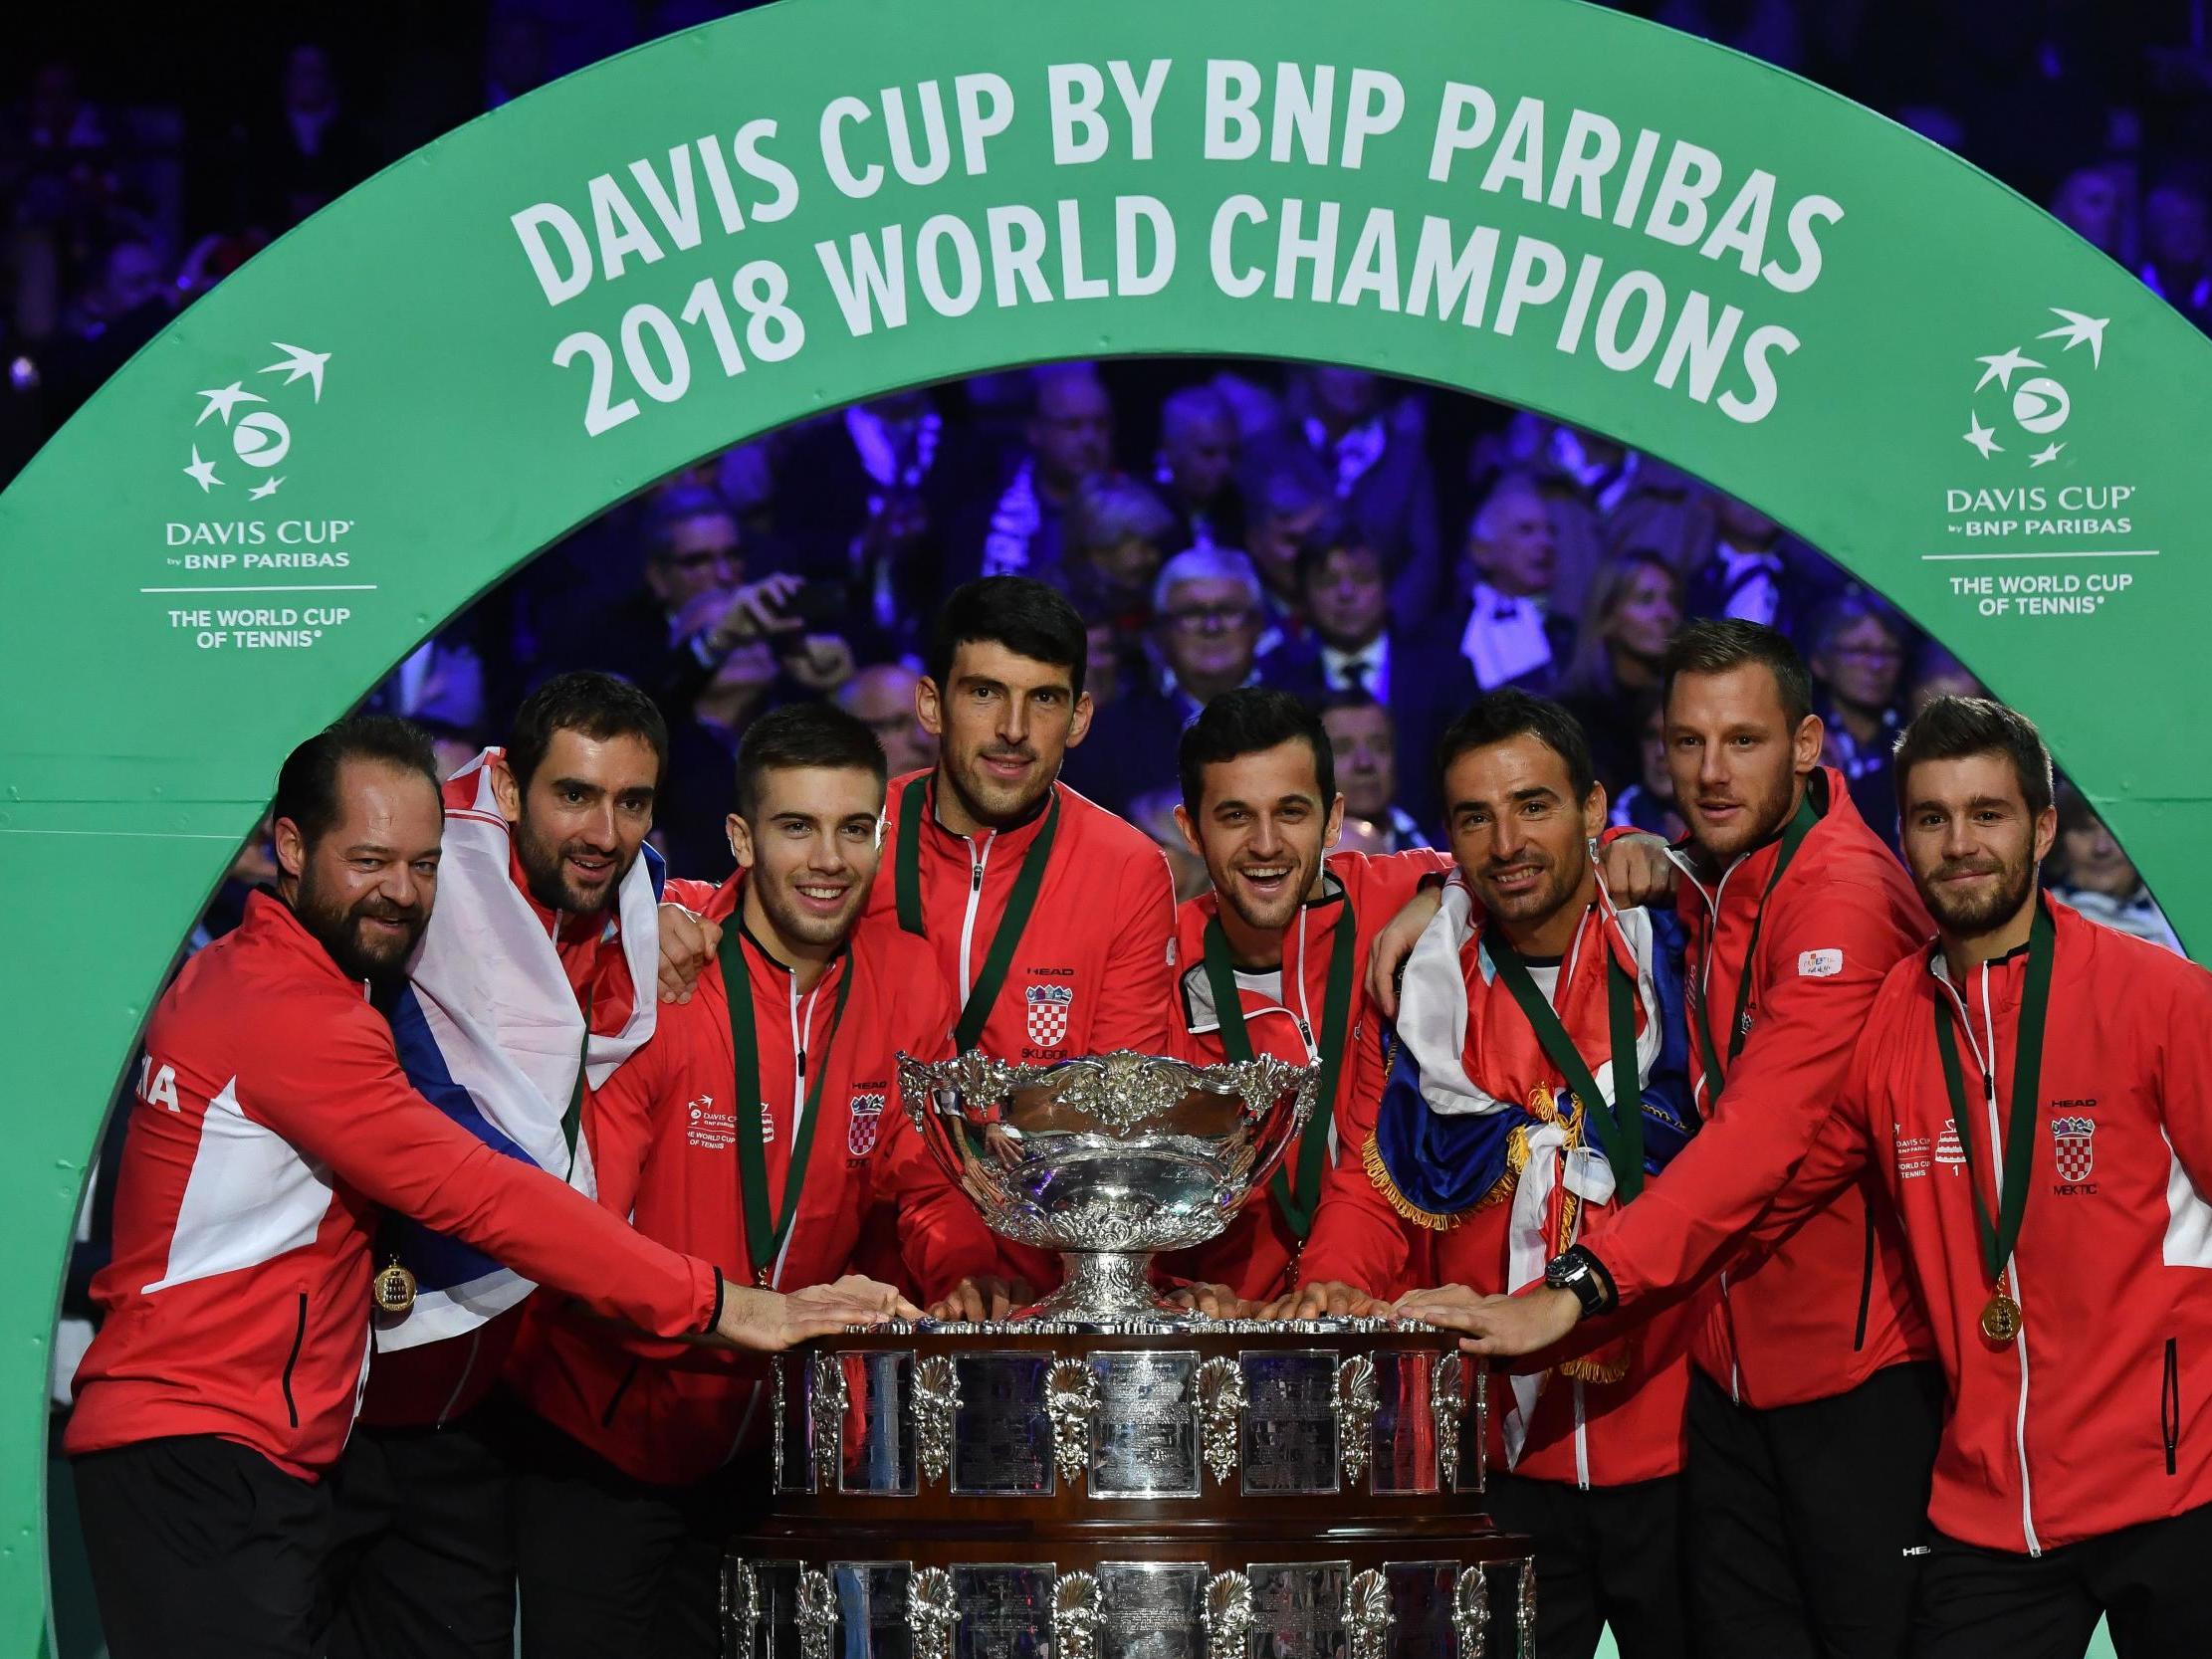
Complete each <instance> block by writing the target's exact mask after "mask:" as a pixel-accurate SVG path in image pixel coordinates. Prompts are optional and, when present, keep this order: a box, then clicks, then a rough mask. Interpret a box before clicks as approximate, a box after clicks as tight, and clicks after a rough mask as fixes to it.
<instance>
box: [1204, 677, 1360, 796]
mask: <svg viewBox="0 0 2212 1659" xmlns="http://www.w3.org/2000/svg"><path fill="white" fill-rule="evenodd" d="M1292 741H1298V742H1303V743H1304V744H1305V745H1306V747H1308V748H1309V749H1311V750H1312V751H1313V776H1314V781H1315V783H1316V785H1317V786H1318V787H1319V788H1320V791H1321V810H1322V811H1324V812H1326V811H1327V810H1328V809H1329V805H1330V803H1331V802H1333V801H1334V800H1335V799H1336V751H1335V750H1334V749H1333V748H1331V747H1330V746H1329V733H1328V731H1327V730H1326V729H1325V728H1324V727H1323V726H1322V725H1321V717H1320V716H1319V715H1317V714H1315V713H1314V711H1313V710H1312V709H1310V708H1309V707H1307V706H1306V705H1305V704H1303V703H1301V702H1299V701H1298V700H1297V699H1296V698H1294V697H1292V696H1291V695H1290V694H1289V693H1288V692H1285V691H1277V690H1276V689H1275V688H1274V687H1272V686H1239V687H1237V688H1236V689H1235V690H1234V691H1227V692H1223V693H1221V695H1220V696H1218V697H1217V698H1215V699H1214V700H1213V701H1212V702H1211V703H1209V704H1207V706H1206V707H1205V708H1204V709H1202V710H1200V711H1199V715H1198V718H1197V719H1196V720H1194V721H1193V722H1192V723H1191V724H1190V725H1189V726H1185V727H1184V728H1183V742H1182V745H1181V746H1180V747H1179V748H1178V750H1177V751H1176V762H1177V770H1178V771H1179V772H1180V773H1181V774H1182V778H1183V810H1184V811H1186V812H1188V813H1190V814H1191V815H1192V816H1193V817H1197V816H1198V812H1199V803H1200V802H1201V801H1202V800H1203V799H1204V798H1205V794H1206V768H1207V767H1209V766H1217V765H1219V764H1221V762H1223V761H1224V760H1235V759H1237V758H1239V757H1241V756H1243V755H1246V754H1258V753H1259V752H1261V751H1262V750H1263V749H1271V748H1273V747H1275V746H1276V745H1277V744H1278V743H1287V742H1292Z"/></svg>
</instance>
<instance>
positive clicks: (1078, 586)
mask: <svg viewBox="0 0 2212 1659" xmlns="http://www.w3.org/2000/svg"><path fill="white" fill-rule="evenodd" d="M1176 528H1177V525H1176V519H1175V515H1174V514H1173V513H1171V512H1170V511H1169V510H1168V508H1167V506H1166V504H1165V503H1163V502H1162V501H1161V500H1160V498H1159V497H1158V496H1156V495H1154V494H1153V493H1152V491H1150V490H1148V489H1146V488H1145V487H1144V486H1143V485H1142V484H1138V483H1136V482H1134V481H1133V480H1130V479H1126V478H1112V477H1106V476H1103V475H1102V476H1099V477H1096V478H1087V479H1085V480H1084V481H1083V482H1082V483H1081V484H1080V485H1079V486H1077V488H1076V491H1075V498H1074V500H1073V501H1072V502H1071V503H1070V504H1069V506H1068V512H1067V525H1066V528H1065V530H1064V532H1063V539H1064V541H1065V551H1064V553H1063V556H1062V561H1061V567H1060V571H1059V579H1058V583H1057V585H1058V586H1060V587H1061V588H1062V589H1064V590H1065V592H1066V593H1067V596H1068V599H1069V601H1070V602H1071V603H1073V605H1074V606H1075V608H1076V609H1077V610H1078V611H1080V612H1081V613H1082V614H1083V616H1084V617H1085V618H1086V619H1087V620H1088V621H1089V622H1091V623H1093V624H1097V623H1101V622H1103V623H1106V624H1108V625H1109V626H1110V627H1111V628H1112V629H1113V630H1114V633H1115V635H1116V637H1117V639H1118V640H1119V641H1120V642H1122V644H1123V645H1124V647H1125V648H1133V647H1134V646H1135V645H1136V644H1137V642H1138V641H1140V640H1142V638H1143V637H1144V634H1145V630H1146V629H1147V627H1149V626H1150V624H1151V621H1152V584H1153V581H1154V579H1155V578H1156V577H1158V575H1159V574H1160V565H1161V561H1162V559H1163V558H1164V557H1165V555H1166V552H1167V538H1168V537H1169V536H1171V535H1173V534H1175V533H1176Z"/></svg>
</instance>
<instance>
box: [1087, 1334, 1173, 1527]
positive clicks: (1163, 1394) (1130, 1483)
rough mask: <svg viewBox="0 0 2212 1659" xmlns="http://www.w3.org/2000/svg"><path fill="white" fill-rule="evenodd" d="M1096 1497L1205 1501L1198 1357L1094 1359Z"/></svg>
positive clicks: (1145, 1353)
mask: <svg viewBox="0 0 2212 1659" xmlns="http://www.w3.org/2000/svg"><path fill="white" fill-rule="evenodd" d="M1090 1370H1091V1375H1092V1376H1093V1377H1095V1378H1096V1379H1097V1386H1098V1414H1097V1418H1096V1420H1095V1422H1094V1423H1093V1425H1092V1428H1091V1467H1090V1487H1091V1496H1092V1497H1094V1498H1196V1497H1197V1496H1198V1495H1199V1414H1198V1376H1199V1356H1198V1354H1197V1353H1196V1352H1192V1351H1188V1350H1182V1351H1172V1352H1156V1351H1152V1350H1137V1351H1124V1352H1108V1353H1093V1354H1092V1355H1091V1356H1090Z"/></svg>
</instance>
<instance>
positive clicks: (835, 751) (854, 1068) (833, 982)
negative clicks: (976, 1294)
mask: <svg viewBox="0 0 2212 1659" xmlns="http://www.w3.org/2000/svg"><path fill="white" fill-rule="evenodd" d="M884 769H885V768H884V757H883V750H882V748H881V747H880V746H879V745H878V744H877V742H876V739H875V735H874V733H873V732H871V731H870V730H869V729H868V727H867V726H865V725H864V724H862V723H861V722H860V721H859V720H857V719H855V718H854V717H853V716H851V715H848V714H846V713H844V712H843V711H842V710H840V709H835V708H832V707H829V706H827V705H821V704H794V705H792V706H790V707H788V708H784V709H778V710H775V711H774V712H773V713H771V714H767V715H764V716H762V717H761V719H760V720H758V721H756V722H755V723H754V724H753V726H752V727H751V728H750V729H749V730H748V731H747V732H746V734H745V741H744V742H743V743H742V744H741V745H740V746H739V749H738V772H737V809H736V810H735V811H734V812H733V813H732V814H731V815H730V819H729V826H728V828H729V835H730V842H731V850H732V852H733V853H734V854H735V855H736V858H737V861H738V866H739V868H738V872H737V874H735V875H734V876H732V877H731V878H730V879H729V880H728V881H727V882H725V883H723V885H722V886H721V888H720V889H719V890H718V891H717V892H716V893H715V895H714V897H713V898H712V899H711V900H710V901H709V902H708V903H707V904H706V906H705V914H706V915H707V916H708V917H709V918H710V919H712V920H715V921H717V922H721V923H724V924H726V926H725V928H724V932H723V933H722V938H721V948H720V959H719V961H717V962H716V963H714V964H711V965H710V966H709V967H708V969H707V971H706V972H705V973H704V974H703V975H702V976H701V978H700V980H699V983H698V985H697V987H696V989H695V992H694V994H693V997H692V999H691V1001H689V1002H688V1003H685V1004H683V1005H682V1006H679V1007H669V1008H663V1009H662V1010H661V1015H660V1022H659V1028H658V1029H657V1030H656V1032H655V1033H654V1037H653V1041H652V1042H651V1043H649V1044H647V1045H646V1047H645V1048H644V1049H643V1050H642V1051H641V1052H640V1053H639V1054H638V1055H637V1057H636V1058H635V1059H633V1060H631V1061H630V1062H629V1063H628V1064H626V1065H625V1066H623V1067H622V1069H621V1070H620V1071H618V1072H616V1073H615V1074H614V1077H613V1079H612V1081H611V1082H609V1083H608V1085H607V1086H606V1087H605V1088H604V1089H602V1090H600V1091H598V1092H597V1093H596V1094H595V1095H594V1096H593V1097H592V1102H591V1114H590V1117H589V1118H588V1120H587V1124H586V1128H587V1133H588V1134H589V1136H590V1139H591V1154H592V1160H593V1163H594V1165H595V1167H596V1168H597V1170H598V1184H599V1202H600V1203H601V1204H603V1205H604V1206H605V1207H606V1208H608V1209H609V1210H611V1211H613V1212H614V1213H615V1214H617V1215H626V1216H628V1217H629V1218H630V1221H631V1224H632V1225H633V1226H635V1227H636V1228H637V1229H638V1231H640V1232H641V1233H643V1234H645V1235H646V1236H647V1237H648V1238H652V1239H657V1240H659V1241H660V1242H661V1243H664V1244H666V1245H668V1246H670V1247H671V1248H672V1249H680V1250H689V1251H695V1252H696V1253H697V1254H699V1255H700V1256H701V1257H703V1258H705V1259H707V1260H709V1261H712V1262H714V1263H715V1264H716V1265H717V1266H718V1267H720V1268H721V1269H722V1270H723V1272H724V1273H725V1274H726V1275H727V1276H728V1277H729V1279H730V1280H731V1281H732V1282H733V1283H736V1284H753V1283H759V1284H763V1285H769V1286H775V1285H780V1284H784V1283H786V1282H788V1283H811V1282H814V1281H817V1280H826V1279H832V1278H835V1277H836V1276H837V1275H839V1274H841V1273H843V1272H844V1271H845V1269H846V1268H847V1267H848V1266H849V1265H850V1263H851V1260H852V1256H853V1252H854V1250H855V1248H856V1246H857V1244H858V1241H859V1237H860V1228H861V1222H862V1220H863V1218H864V1217H865V1215H866V1214H867V1211H868V1207H869V1204H870V1201H871V1199H872V1198H873V1197H874V1196H875V1195H876V1192H877V1187H878V1184H879V1176H880V1175H881V1172H882V1171H883V1169H884V1167H885V1164H886V1161H887V1159H888V1158H889V1156H890V1155H891V1154H892V1153H893V1152H894V1151H895V1150H896V1148H898V1147H899V1146H900V1145H901V1144H902V1143H904V1142H905V1141H910V1140H911V1139H913V1137H914V1135H915V1131H914V1128H913V1126H912V1124H911V1123H910V1122H909V1121H908V1119H907V1115H906V1113H905V1112H904V1110H902V1108H901V1106H900V1101H899V1089H898V1079H897V1075H896V1065H895V1061H896V1057H897V1056H898V1055H899V1054H901V1053H906V1054H910V1055H912V1056H914V1057H915V1058H917V1059H923V1060H932V1059H939V1058H943V1057H945V1056H948V1055H950V1053H951V1052H952V1047H951V1045H952V1030H953V1022H954V1020H955V1018H956V1014H957V1010H956V1009H955V1008H954V1005H953V1000H952V995H951V992H950V991H949V989H948V988H947V987H946V986H945V985H944V983H943V982H942V981H941V980H940V979H939V977H938V974H937V970H936V964H935V962H934V961H933V960H932V959H931V956H930V950H929V946H928V944H927V943H926V942H924V941H923V940H921V939H918V938H915V937H914V936H913V935H911V934H909V933H903V932H901V931H900V929H899V927H898V925H897V923H896V922H895V921H894V920H893V919H892V918H891V917H889V916H885V915H882V914H881V913H878V914H877V915H875V916H872V917H870V918H868V919H867V921H865V922H862V921H861V919H860V913H861V910H862V908H863V906H864V905H865V904H866V902H867V897H868V887H869V883H870V882H871V880H872V879H873V878H874V876H875V871H876V865H877V862H878V860H879V858H880V856H881V851H882V849H881V844H880V841H879V838H878V826H879V823H880V820H881V816H882V812H883V785H884ZM898 1228H899V1234H900V1238H901V1242H902V1244H904V1245H905V1246H906V1249H905V1257H906V1262H907V1266H908V1271H909V1272H910V1274H911V1275H912V1277H913V1278H914V1279H915V1280H916V1281H917V1282H918V1283H919V1284H921V1285H922V1287H923V1289H924V1294H925V1295H942V1294H944V1293H945V1292H947V1291H949V1290H950V1289H951V1288H952V1286H953V1284H954V1283H955V1282H957V1281H958V1280H959V1279H960V1278H961V1277H962V1276H964V1275H966V1274H968V1273H971V1272H978V1273H988V1272H989V1271H990V1270H991V1269H992V1267H993V1266H994V1264H995V1262H996V1260H997V1249H996V1245H995V1241H994V1240H993V1238H992V1235H991V1234H990V1232H989V1231H988V1230H987V1229H986V1228H985V1226H984V1223H983V1219H982V1217H981V1215H980V1214H979V1213H978V1212H977V1210H976V1208H975V1206H974V1205H973V1204H972V1203H970V1202H969V1200H968V1199H967V1198H966V1197H965V1196H964V1195H963V1194H962V1193H960V1192H959V1191H957V1190H956V1189H955V1188H954V1187H953V1186H952V1185H951V1184H950V1183H949V1182H944V1183H941V1184H940V1185H939V1186H938V1187H937V1188H936V1190H935V1192H934V1193H933V1194H928V1195H924V1196H922V1197H921V1198H919V1199H917V1200H914V1201H909V1202H906V1203H902V1204H901V1205H900V1206H899V1209H898ZM733 1358H734V1356H732V1355H727V1354H720V1353H713V1354H706V1353H701V1354H694V1353H691V1352H690V1351H689V1350H687V1349H684V1348H679V1347H677V1346H675V1345H672V1344H667V1343H659V1342H652V1341H648V1340H646V1339H643V1338H637V1337H625V1336H623V1335H621V1334H618V1333H614V1332H610V1331H609V1330H608V1329H607V1328H606V1327H605V1325H604V1324H603V1323H602V1322H599V1321H595V1320H586V1319H583V1318H580V1317H569V1318H562V1317H559V1316H557V1315H554V1314H553V1313H552V1312H551V1311H550V1310H541V1311H540V1313H539V1314H538V1316H537V1317H535V1318H533V1320H532V1321H531V1322H530V1325H529V1326H528V1328H527V1329H526V1331H525V1333H524V1336H523V1339H522V1342H521V1344H520V1345H519V1347H518V1348H517V1351H516V1356H515V1364H514V1366H513V1367H512V1371H511V1374H512V1376H513V1379H514V1386H515V1388H516V1389H517V1391H518V1392H519V1394H520V1395H521V1396H522V1399H523V1402H524V1404H525V1405H527V1406H528V1407H529V1408H530V1410H531V1411H532V1412H533V1413H534V1414H535V1416H536V1418H537V1419H538V1426H537V1432H536V1433H535V1434H533V1435H532V1436H531V1437H530V1441H529V1449H528V1451H527V1452H526V1454H525V1455H524V1456H523V1457H522V1458H521V1460H520V1463H521V1469H522V1472H521V1474H520V1475H519V1477H518V1480H517V1486H516V1504H515V1515H516V1526H517V1537H516V1553H517V1559H518V1565H519V1567H520V1572H521V1588H522V1617H523V1624H522V1652H523V1654H524V1655H525V1659H565V1656H569V1655H573V1656H575V1659H589V1656H596V1655H601V1654H631V1653H639V1654H642V1653H651V1654H656V1655H671V1656H673V1655H700V1656H703V1659H711V1656H712V1655H714V1654H715V1653H716V1652H717V1651H718V1648H717V1641H716V1630H715V1618H714V1612H715V1574H716V1570H717V1566H718V1563H719V1561H720V1559H721V1555H722V1548H723V1545H724V1542H725V1541H726V1540H727V1538H728V1537H729V1535H730V1533H731V1531H732V1529H733V1528H734V1527H735V1526H736V1525H737V1524H738V1519H739V1518H740V1517H741V1516H742V1515H743V1514H744V1513H745V1511H746V1508H747V1506H748V1505H749V1504H751V1503H753V1502H756V1501H757V1499H758V1494H759V1493H760V1491H761V1489H762V1483H763V1481H764V1480H765V1479H766V1478H767V1476H766V1468H767V1461H766V1457H765V1452H766V1447H767V1444H768V1435H769V1434H770V1432H771V1429H770V1424H769V1413H768V1411H767V1409H766V1405H767V1399H768V1395H767V1390H766V1388H765V1386H764V1384H765V1380H766V1372H765V1370H764V1369H763V1368H762V1367H760V1366H758V1365H748V1364H744V1363H738V1362H732V1361H733Z"/></svg>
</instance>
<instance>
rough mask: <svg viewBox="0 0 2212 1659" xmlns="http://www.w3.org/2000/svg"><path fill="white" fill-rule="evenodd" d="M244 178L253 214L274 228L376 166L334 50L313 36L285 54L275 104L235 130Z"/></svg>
mask: <svg viewBox="0 0 2212 1659" xmlns="http://www.w3.org/2000/svg"><path fill="white" fill-rule="evenodd" d="M238 142H239V145H240V149H241V156H240V163H241V164H240V167H239V172H240V176H242V177H243V178H245V179H247V180H249V181H250V182H251V185H252V189H251V192H250V195H249V198H248V202H249V207H250V210H251V211H252V213H253V215H254V217H255V218H256V219H257V220H259V221H260V222H261V223H262V224H264V225H267V226H269V227H270V228H271V229H272V230H276V231H282V230H287V229H289V228H290V227H292V226H294V225H297V224H298V223H299V222H300V221H301V220H303V219H305V218H306V217H307V216H308V215H309V214H311V213H314V212H315V211H316V210H317V209H319V208H322V207H325V206H328V205H329V204H330V203H331V202H332V201H333V200H335V199H336V198H337V197H339V196H341V195H343V194H344V193H345V192H346V191H348V190H350V189H352V187H353V186H354V185H356V184H358V183H360V181H361V180H362V179H364V178H366V177H368V175H369V174H370V173H371V172H373V171H374V170H375V167H376V161H377V158H376V155H375V153H374V151H373V150H372V149H371V148H370V145H369V143H368V139H367V135H366V134H365V133H364V132H363V131H362V130H361V128H360V126H359V124H358V123H357V122H356V121H355V120H354V119H353V116H352V114H351V112H350V111H349V110H348V109H347V108H346V106H345V104H344V101H343V100H342V99H341V98H340V97H339V93H338V82H337V71H336V70H335V68H333V67H332V63H331V54H330V53H329V51H327V50H326V49H325V48H324V47H322V46H320V45H317V44H316V43H314V42H312V41H303V42H301V43H300V44H299V45H297V46H294V47H293V48H292V49H291V50H290V51H289V52H287V53H286V54H285V57H284V68H283V70H282V72H281V74H280V76H279V80H278V86H277V106H276V108H275V109H273V110H271V111H269V112H268V113H267V114H266V115H265V116H262V117H260V118H258V119H255V120H253V121H252V122H251V123H250V124H249V125H248V127H247V128H246V130H245V131H243V132H241V133H240V134H238Z"/></svg>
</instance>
